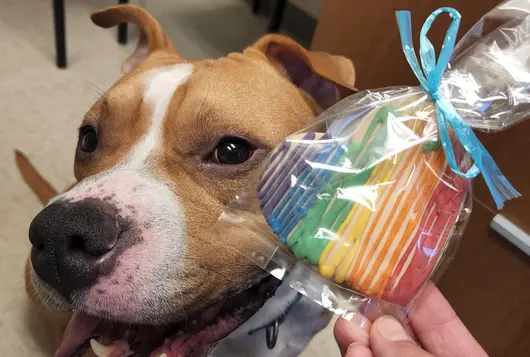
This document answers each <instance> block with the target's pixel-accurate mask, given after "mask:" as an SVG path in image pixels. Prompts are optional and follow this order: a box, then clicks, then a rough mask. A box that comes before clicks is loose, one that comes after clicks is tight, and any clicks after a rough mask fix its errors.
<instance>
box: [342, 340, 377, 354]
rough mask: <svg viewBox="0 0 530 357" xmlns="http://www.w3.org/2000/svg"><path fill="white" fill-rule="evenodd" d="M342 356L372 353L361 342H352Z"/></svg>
mask: <svg viewBox="0 0 530 357" xmlns="http://www.w3.org/2000/svg"><path fill="white" fill-rule="evenodd" d="M344 357H373V354H372V351H370V349H369V348H368V347H366V345H364V344H363V343H361V342H354V343H352V344H351V345H350V346H349V347H348V350H347V351H346V354H345V355H344Z"/></svg>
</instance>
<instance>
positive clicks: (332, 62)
mask: <svg viewBox="0 0 530 357" xmlns="http://www.w3.org/2000/svg"><path fill="white" fill-rule="evenodd" d="M251 48H252V49H257V50H258V51H260V52H262V53H263V54H265V56H266V57H267V58H268V60H269V61H271V62H272V63H273V64H274V65H276V66H277V67H278V68H279V69H280V70H281V71H282V72H283V73H284V74H285V75H286V76H287V77H288V78H289V79H290V80H291V81H292V82H293V84H295V85H296V86H297V87H298V88H300V89H302V90H303V91H305V92H306V93H308V94H309V95H311V96H312V97H313V98H314V99H315V101H316V102H317V103H318V104H319V105H320V106H321V107H323V108H328V107H330V106H331V105H333V104H335V103H336V102H337V101H338V100H339V99H340V97H344V96H347V95H349V94H352V93H355V92H357V89H356V88H355V69H354V66H353V63H352V62H351V61H350V60H349V59H347V58H345V57H342V56H333V55H330V54H328V53H324V52H313V51H308V50H306V49H305V48H303V47H302V46H301V45H299V44H298V43H297V42H296V41H294V40H292V39H290V38H288V37H285V36H282V35H276V34H271V35H266V36H264V37H262V38H261V39H260V40H258V41H257V42H256V43H255V44H254V45H253V46H252V47H251Z"/></svg>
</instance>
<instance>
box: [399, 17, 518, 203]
mask: <svg viewBox="0 0 530 357" xmlns="http://www.w3.org/2000/svg"><path fill="white" fill-rule="evenodd" d="M442 13H447V14H449V16H450V17H451V19H452V21H451V24H450V25H449V29H448V30H447V33H446V35H445V39H444V42H443V45H442V49H441V50H440V55H439V57H438V59H436V54H435V51H434V47H433V45H432V43H431V42H430V41H429V39H428V38H427V33H428V32H429V30H430V28H431V25H432V24H433V22H434V21H435V20H436V17H438V15H440V14H442ZM396 18H397V22H398V27H399V33H400V35H401V44H402V46H403V52H404V53H405V57H406V58H407V62H408V63H409V65H410V67H411V68H412V70H413V71H414V74H415V75H416V77H417V78H418V80H419V82H420V86H421V88H422V89H423V90H424V91H425V92H426V93H427V94H428V95H429V96H430V98H431V99H432V100H433V102H434V104H435V106H436V121H437V124H438V131H439V134H440V140H441V142H442V147H443V150H444V152H445V155H446V157H447V162H448V163H449V166H450V167H451V169H452V170H453V171H454V172H455V173H456V174H458V175H460V176H462V177H465V178H467V179H470V178H473V177H476V176H477V175H478V174H479V173H481V174H482V176H483V177H484V180H485V181H486V184H487V185H488V188H489V190H490V192H491V194H492V196H493V199H494V200H495V203H496V204H497V208H498V209H502V207H503V205H504V201H506V200H509V199H512V198H516V197H519V196H521V194H520V193H519V192H518V191H517V190H516V189H515V188H514V187H513V186H512V185H511V184H510V182H508V180H507V179H506V177H504V175H503V174H502V173H501V171H500V169H499V167H498V166H497V164H495V161H494V160H493V158H492V157H491V155H490V154H489V153H488V151H487V150H486V148H485V147H484V146H483V145H482V143H481V142H480V141H479V140H478V138H477V137H476V135H475V133H474V132H473V130H472V129H471V128H470V127H469V126H468V125H467V124H466V122H465V121H464V120H463V119H462V117H461V116H460V115H459V114H458V113H457V111H456V110H455V108H454V107H453V105H452V104H451V103H450V102H449V101H448V100H447V99H446V98H444V97H443V96H442V95H441V94H440V91H439V87H440V82H441V80H442V76H443V73H444V71H445V69H446V67H447V65H448V64H449V60H450V59H451V55H452V53H453V49H454V46H455V42H456V35H457V33H458V27H459V25H460V14H459V13H458V11H456V10H455V9H452V8H447V7H442V8H440V9H438V10H436V11H434V12H433V13H432V14H431V15H430V16H429V17H428V18H427V20H426V21H425V23H424V24H423V27H422V28H421V32H420V60H421V66H420V64H419V63H418V59H417V57H416V53H415V51H414V45H413V43H412V29H411V24H410V12H409V11H397V12H396ZM449 128H451V129H452V130H453V132H454V134H455V137H456V139H457V140H458V141H459V142H460V143H461V144H462V146H463V147H464V149H465V150H466V151H467V152H468V154H469V156H470V157H471V159H472V160H473V161H474V164H473V166H472V167H471V168H470V169H469V170H468V171H467V172H465V173H464V172H462V171H460V169H459V167H458V163H457V162H456V158H455V153H454V149H453V144H452V141H451V137H450V135H449Z"/></svg>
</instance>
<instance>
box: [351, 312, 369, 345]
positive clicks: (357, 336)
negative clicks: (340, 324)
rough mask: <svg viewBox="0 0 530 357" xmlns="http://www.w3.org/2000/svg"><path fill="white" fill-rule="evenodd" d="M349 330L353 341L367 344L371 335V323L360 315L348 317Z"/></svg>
mask: <svg viewBox="0 0 530 357" xmlns="http://www.w3.org/2000/svg"><path fill="white" fill-rule="evenodd" d="M348 320H349V323H348V324H347V327H346V328H347V329H348V332H349V335H350V336H351V338H352V339H354V340H357V341H361V342H363V343H367V342H368V339H369V333H370V322H369V321H368V319H367V318H366V317H364V316H362V315H360V314H353V315H352V316H348Z"/></svg>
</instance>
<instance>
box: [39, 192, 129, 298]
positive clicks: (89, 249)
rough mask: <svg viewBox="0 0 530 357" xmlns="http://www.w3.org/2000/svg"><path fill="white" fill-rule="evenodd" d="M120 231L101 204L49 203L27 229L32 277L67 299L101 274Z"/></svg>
mask: <svg viewBox="0 0 530 357" xmlns="http://www.w3.org/2000/svg"><path fill="white" fill-rule="evenodd" d="M123 228H124V227H122V224H120V222H119V219H118V215H117V213H116V212H115V210H113V209H112V207H111V206H109V205H107V204H106V203H105V202H103V201H100V200H96V199H91V200H84V201H79V202H73V203H71V202H67V201H58V202H55V203H52V204H51V205H49V206H47V207H46V208H45V209H43V210H42V211H41V212H40V213H39V214H38V215H37V216H36V217H35V219H34V220H33V222H32V223H31V225H30V230H29V238H30V241H31V244H32V245H33V248H32V250H31V262H32V265H33V268H34V270H35V273H36V274H37V275H38V276H39V277H40V278H41V279H42V280H44V281H45V282H46V283H48V284H49V285H50V286H52V287H53V288H55V289H56V290H57V291H58V292H59V293H60V294H61V295H63V296H64V297H66V298H68V297H70V296H71V295H72V294H73V293H74V292H76V291H79V290H81V289H83V288H86V287H88V286H90V285H91V284H93V283H94V282H95V280H96V278H97V277H98V276H99V274H100V273H101V272H102V271H104V270H105V269H104V268H105V265H108V263H109V260H110V259H111V257H112V255H113V250H114V248H115V246H116V243H117V241H118V239H119V236H120V233H121V231H122V229H123Z"/></svg>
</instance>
